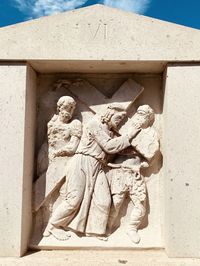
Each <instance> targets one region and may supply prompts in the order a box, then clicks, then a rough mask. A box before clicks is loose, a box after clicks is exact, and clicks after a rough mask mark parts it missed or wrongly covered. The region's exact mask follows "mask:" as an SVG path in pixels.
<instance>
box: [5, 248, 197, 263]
mask: <svg viewBox="0 0 200 266" xmlns="http://www.w3.org/2000/svg"><path fill="white" fill-rule="evenodd" d="M0 264H1V265H2V266H24V265H26V266H35V265H41V266H48V265H51V266H59V265H65V264H68V265H74V266H80V265H85V266H94V265H95V266H102V265H105V266H116V265H119V266H120V265H128V266H132V265H137V266H143V265H145V266H161V265H162V266H199V264H200V260H199V259H171V258H168V257H167V255H166V254H165V252H164V251H163V250H156V251H150V250H135V251H130V250H129V251H125V250H123V251H122V250H112V251H111V250H106V251H105V250H94V251H91V250H88V251H87V250H85V251H83V250H82V251H81V250H70V251H67V250H65V251H38V252H33V253H28V254H27V255H26V256H25V257H23V258H0Z"/></svg>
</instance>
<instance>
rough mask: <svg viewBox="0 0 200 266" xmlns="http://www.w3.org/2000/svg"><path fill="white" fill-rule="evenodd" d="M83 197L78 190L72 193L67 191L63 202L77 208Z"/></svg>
mask: <svg viewBox="0 0 200 266" xmlns="http://www.w3.org/2000/svg"><path fill="white" fill-rule="evenodd" d="M82 199H83V195H82V193H80V192H79V191H74V192H73V193H68V195H67V197H66V199H65V202H67V204H68V205H69V206H70V207H71V208H74V209H75V208H77V207H79V205H80V204H81V202H82Z"/></svg>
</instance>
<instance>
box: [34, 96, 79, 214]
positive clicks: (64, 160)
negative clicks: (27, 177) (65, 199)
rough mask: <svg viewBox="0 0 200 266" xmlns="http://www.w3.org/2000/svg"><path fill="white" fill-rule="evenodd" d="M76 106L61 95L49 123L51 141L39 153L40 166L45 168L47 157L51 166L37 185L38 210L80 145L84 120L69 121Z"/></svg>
mask: <svg viewBox="0 0 200 266" xmlns="http://www.w3.org/2000/svg"><path fill="white" fill-rule="evenodd" d="M75 107H76V102H75V100H74V99H73V98H72V97H70V96H62V97H61V98H60V99H59V100H58V102H57V114H55V115H54V116H53V117H52V119H51V120H50V121H49V123H48V124H47V137H48V143H44V144H43V145H42V148H41V150H40V152H39V156H38V164H39V166H38V168H40V169H42V168H43V169H45V167H43V165H44V164H43V162H44V161H45V158H46V157H47V156H48V168H47V170H46V173H45V172H44V174H43V175H41V176H40V177H39V178H38V179H37V180H36V182H35V185H34V195H35V197H34V209H35V210H38V209H39V208H40V206H41V205H42V204H44V202H45V201H46V200H47V199H48V198H49V197H50V195H51V193H52V191H54V190H55V188H56V186H57V185H58V184H59V183H60V182H61V181H62V179H64V177H65V175H66V167H67V164H68V161H69V159H70V158H71V157H72V156H73V155H74V153H75V151H76V150H77V147H78V145H79V142H80V138H81V135H82V125H81V122H80V121H79V120H76V119H75V120H72V121H70V120H71V118H72V115H73V112H74V109H75ZM40 164H41V165H40ZM42 188H44V191H42Z"/></svg>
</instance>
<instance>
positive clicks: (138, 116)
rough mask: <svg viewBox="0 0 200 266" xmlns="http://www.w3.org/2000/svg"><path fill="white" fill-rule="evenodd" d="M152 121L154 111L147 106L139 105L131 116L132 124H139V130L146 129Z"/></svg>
mask: <svg viewBox="0 0 200 266" xmlns="http://www.w3.org/2000/svg"><path fill="white" fill-rule="evenodd" d="M153 120H154V111H153V109H152V108H151V107H150V106H149V105H147V104H146V105H141V106H139V107H138V109H137V111H136V113H135V115H134V116H133V123H136V124H139V125H140V127H141V128H147V127H149V126H150V124H151V123H152V121H153Z"/></svg>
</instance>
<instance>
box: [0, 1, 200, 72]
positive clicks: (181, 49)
mask: <svg viewBox="0 0 200 266" xmlns="http://www.w3.org/2000/svg"><path fill="white" fill-rule="evenodd" d="M83 32H84V34H83ZM199 41H200V33H199V31H198V30H194V29H191V28H187V27H183V26H179V25H175V24H172V23H168V22H163V21H160V20H156V19H152V18H148V17H144V16H141V15H136V14H133V13H128V12H124V11H120V10H118V9H113V8H110V7H106V6H103V5H94V6H92V7H91V6H90V7H86V8H81V9H78V10H73V11H69V12H66V13H63V14H59V15H55V16H51V17H44V18H40V19H37V20H34V21H29V22H25V23H21V24H17V25H13V26H9V27H5V28H2V29H1V30H0V58H1V59H4V60H8V59H11V60H33V64H34V66H35V67H36V66H38V67H39V68H40V70H41V71H42V69H41V66H39V64H38V62H36V61H35V60H62V70H64V69H65V71H66V68H67V69H69V70H70V71H71V70H72V69H71V68H69V63H70V64H71V62H69V61H68V62H67V61H66V60H70V61H71V60H72V61H73V60H84V61H88V60H92V61H94V62H95V61H96V63H97V64H98V65H101V61H102V60H104V61H105V60H106V61H109V60H110V61H113V60H115V61H118V63H117V65H118V68H120V69H121V70H122V71H123V68H126V71H127V67H126V65H127V64H128V62H129V61H138V62H139V61H140V62H141V63H142V65H143V66H144V65H145V64H148V62H147V61H154V65H160V64H161V63H162V62H166V63H167V61H180V60H184V61H192V60H194V61H198V60H199V59H200V48H199V45H198V44H199ZM65 61H66V62H65ZM127 61H128V62H127ZM144 61H146V62H145V64H144ZM40 63H42V62H40ZM91 63H92V62H89V64H91ZM115 63H116V62H115ZM54 64H55V62H54ZM151 65H153V64H152V63H151ZM45 66H46V67H47V68H48V69H51V68H52V65H51V64H49V62H48V61H46V62H45V61H44V62H43V65H42V68H45ZM82 67H83V68H84V66H83V65H82ZM91 67H92V66H91ZM110 67H111V66H110ZM154 68H155V66H154ZM85 69H87V71H88V70H89V69H90V67H89V65H88V67H86V66H85ZM96 69H97V67H96V68H95V69H92V68H91V71H93V72H94V71H95V72H96ZM129 69H130V68H129ZM150 70H151V69H150ZM60 71H61V68H60ZM74 71H76V69H74ZM102 71H103V69H102ZM136 71H137V70H136ZM104 72H105V70H104Z"/></svg>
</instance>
